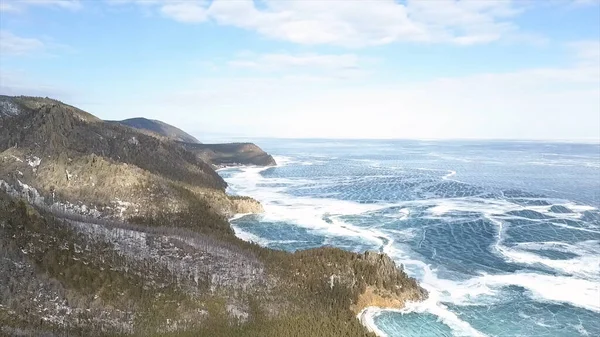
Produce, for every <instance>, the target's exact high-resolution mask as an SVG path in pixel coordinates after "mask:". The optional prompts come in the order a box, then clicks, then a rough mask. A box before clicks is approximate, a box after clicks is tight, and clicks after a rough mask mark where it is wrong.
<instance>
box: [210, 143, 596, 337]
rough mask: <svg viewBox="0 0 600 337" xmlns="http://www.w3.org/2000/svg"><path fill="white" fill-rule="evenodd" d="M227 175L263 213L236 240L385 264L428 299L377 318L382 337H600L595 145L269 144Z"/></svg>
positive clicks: (244, 220)
mask: <svg viewBox="0 0 600 337" xmlns="http://www.w3.org/2000/svg"><path fill="white" fill-rule="evenodd" d="M259 144H260V145H261V146H262V147H263V148H264V149H265V150H266V151H268V152H270V153H272V154H274V155H275V156H276V157H275V158H276V160H277V162H278V166H276V167H268V168H259V167H247V168H229V169H224V170H221V171H220V174H221V175H222V176H223V177H224V178H225V180H226V181H227V182H228V183H229V192H230V193H233V194H240V195H248V196H252V197H254V198H256V199H258V200H259V201H260V202H261V203H262V204H263V205H264V208H265V213H264V214H262V215H247V216H242V217H239V218H237V219H235V220H233V221H232V225H233V227H234V229H235V232H236V234H237V235H238V236H239V237H240V238H242V239H245V240H249V241H254V242H256V243H259V244H261V245H263V246H266V247H270V248H275V249H284V250H288V251H294V250H298V249H306V248H313V247H321V246H336V247H340V248H343V249H347V250H350V251H356V252H362V251H365V250H376V251H380V252H385V253H387V254H389V255H390V256H391V257H392V258H393V259H394V260H395V261H396V262H397V263H398V264H403V265H404V267H405V269H406V270H407V272H408V273H409V274H410V275H411V276H414V277H416V278H417V279H418V280H419V281H420V282H421V284H422V285H423V287H425V288H426V289H427V290H428V291H429V294H430V296H429V299H428V300H427V301H425V302H422V303H411V304H409V305H408V306H407V307H406V308H405V309H403V310H370V311H369V315H370V317H369V320H370V321H371V322H372V323H373V324H374V325H375V326H376V327H375V328H376V329H377V330H378V331H379V334H381V335H387V336H402V337H408V336H600V212H599V207H600V145H599V144H575V143H542V142H499V141H494V142H492V141H487V142H483V141H482V142H477V141H451V142H450V141H449V142H440V141H399V140H396V141H383V140H378V141H374V140H352V141H348V140H340V141H332V140H264V141H262V142H259Z"/></svg>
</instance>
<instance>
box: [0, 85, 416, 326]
mask: <svg viewBox="0 0 600 337" xmlns="http://www.w3.org/2000/svg"><path fill="white" fill-rule="evenodd" d="M237 146H238V145H236V147H237ZM241 148H242V149H243V148H249V149H250V152H252V151H253V150H252V147H251V146H250V147H248V146H246V145H243V146H241ZM221 150H222V149H221ZM242 152H244V151H242ZM225 186H226V183H225V182H224V181H223V180H222V179H221V177H219V176H218V175H217V174H216V172H215V171H214V170H213V168H212V167H211V165H210V164H208V163H207V162H205V161H204V160H202V158H201V157H199V156H198V155H197V154H194V153H192V152H190V151H189V150H188V149H186V148H185V147H183V146H181V145H180V144H178V143H175V142H173V141H170V140H165V139H161V138H157V137H154V136H150V135H147V134H145V133H143V132H140V131H137V130H135V129H132V128H129V127H124V126H121V125H115V124H111V123H106V122H103V121H101V120H99V119H98V118H96V117H94V116H93V115H91V114H89V113H86V112H84V111H81V110H79V109H77V108H75V107H72V106H69V105H66V104H64V103H61V102H58V101H55V100H50V99H45V98H31V97H6V96H4V97H0V334H7V335H47V336H62V335H74V336H80V335H85V336H104V335H107V336H113V335H134V336H170V335H173V336H187V335H189V336H211V337H219V336H257V337H258V336H261V337H270V336H277V337H279V336H298V337H304V336H307V337H308V336H371V335H370V334H369V333H368V332H367V331H366V330H365V329H364V327H362V326H361V325H360V323H359V321H358V320H357V319H356V318H355V316H356V312H357V311H359V310H361V309H362V308H363V307H364V306H369V305H373V304H375V305H385V306H388V305H393V306H396V305H401V304H402V303H403V302H404V301H406V300H419V299H423V298H424V297H425V296H426V293H425V292H424V291H423V289H421V288H420V287H419V286H418V284H417V283H416V281H415V280H414V279H411V278H409V277H408V276H407V275H406V274H405V273H404V272H403V271H402V269H401V268H398V267H397V266H396V265H395V264H394V262H393V261H392V260H391V259H389V258H388V257H386V256H383V255H379V254H376V253H372V252H367V253H365V254H356V253H351V252H347V251H343V250H340V249H335V248H319V249H312V250H307V251H299V252H296V253H293V254H291V253H287V252H282V251H276V250H271V249H266V248H262V247H259V246H257V245H254V244H251V243H247V242H244V241H241V240H239V239H238V238H236V237H235V235H234V233H233V230H232V228H231V227H230V225H229V223H228V222H227V217H228V216H231V215H233V214H235V213H251V212H260V211H262V207H261V205H260V204H259V203H258V202H256V201H255V200H253V199H251V198H248V197H239V196H235V197H232V196H228V195H227V194H226V193H225Z"/></svg>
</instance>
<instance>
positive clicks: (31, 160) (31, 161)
mask: <svg viewBox="0 0 600 337" xmlns="http://www.w3.org/2000/svg"><path fill="white" fill-rule="evenodd" d="M41 163H42V160H41V159H40V158H38V157H36V156H32V157H30V158H29V159H27V165H29V166H31V168H32V169H33V172H35V171H37V168H38V166H40V164H41Z"/></svg>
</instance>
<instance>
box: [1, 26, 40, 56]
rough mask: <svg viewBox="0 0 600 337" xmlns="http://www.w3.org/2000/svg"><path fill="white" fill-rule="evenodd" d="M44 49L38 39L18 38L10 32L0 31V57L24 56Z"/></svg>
mask: <svg viewBox="0 0 600 337" xmlns="http://www.w3.org/2000/svg"><path fill="white" fill-rule="evenodd" d="M43 49H44V43H43V42H42V41H40V40H38V39H34V38H26V37H19V36H16V35H14V34H12V33H11V32H8V31H5V30H2V31H0V55H26V54H30V53H34V52H39V51H42V50H43Z"/></svg>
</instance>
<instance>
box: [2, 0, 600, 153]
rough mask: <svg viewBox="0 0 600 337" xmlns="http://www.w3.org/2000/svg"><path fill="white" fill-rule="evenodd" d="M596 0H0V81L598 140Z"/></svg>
mask: <svg viewBox="0 0 600 337" xmlns="http://www.w3.org/2000/svg"><path fill="white" fill-rule="evenodd" d="M599 41H600V1H598V0H564V1H558V0H547V1H546V0H533V1H493V0H469V1H465V0H461V1H454V0H424V1H412V0H407V1H393V0H381V1H378V0H371V1H368V0H367V1H358V0H351V1H343V0H321V1H291V0H286V1H281V0H278V1H273V0H261V1H243V0H240V1H235V0H213V1H204V0H199V1H196V0H184V1H179V0H87V1H78V0H14V1H13V0H0V93H2V94H9V95H21V94H24V95H36V96H49V97H53V98H58V99H60V100H62V101H64V102H67V103H70V104H73V105H75V106H78V107H80V108H83V109H84V110H87V111H89V112H91V113H93V114H95V115H97V116H99V117H101V118H104V119H124V118H130V117H136V116H145V117H149V118H156V119H160V120H163V121H165V122H168V123H171V124H174V125H177V126H179V127H181V128H183V129H185V130H187V131H189V132H190V133H192V134H194V135H195V136H197V137H198V138H200V139H201V140H202V139H206V138H210V137H211V136H212V135H215V134H220V135H226V136H227V135H231V136H243V137H250V138H252V137H331V138H420V139H423V138H425V139H432V138H443V139H445V138H494V139H554V140H585V141H590V140H598V139H600V42H599Z"/></svg>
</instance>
